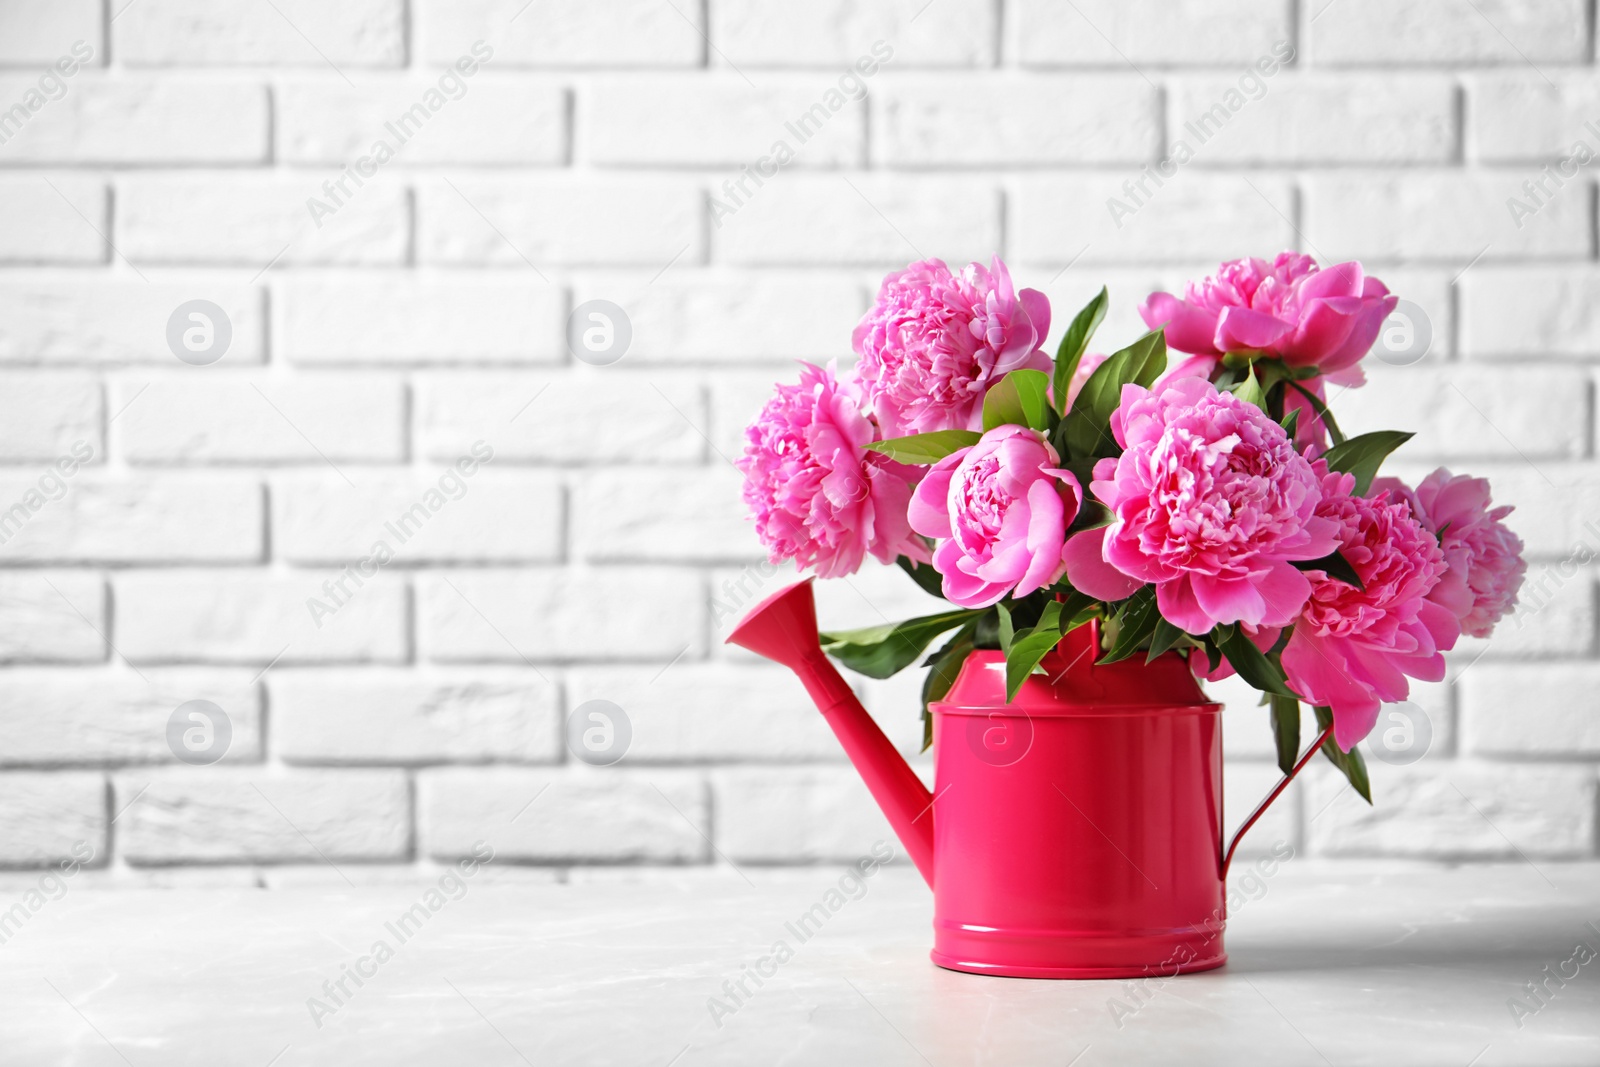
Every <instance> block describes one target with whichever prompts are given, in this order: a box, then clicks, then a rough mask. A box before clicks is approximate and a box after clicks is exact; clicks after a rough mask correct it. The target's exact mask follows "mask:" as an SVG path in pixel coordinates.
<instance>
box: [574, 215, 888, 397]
mask: <svg viewBox="0 0 1600 1067" xmlns="http://www.w3.org/2000/svg"><path fill="white" fill-rule="evenodd" d="M847 191H848V190H847ZM736 225H738V223H737V222H729V223H728V226H730V227H732V226H736ZM752 250H754V246H752ZM914 254H915V253H913V252H911V250H910V249H909V248H908V249H906V255H907V256H911V255H914ZM596 299H603V300H610V301H612V302H613V303H616V304H618V305H620V306H621V307H622V309H623V311H624V312H625V313H626V314H627V316H628V319H629V322H630V323H631V325H632V329H633V342H632V344H631V345H630V346H629V348H628V354H627V357H626V358H627V359H628V361H629V362H630V363H656V364H660V363H673V364H677V363H717V364H728V363H762V364H767V365H771V364H774V363H781V364H782V365H783V367H782V372H783V373H786V374H787V373H788V372H789V371H791V370H792V369H793V361H794V360H795V359H810V360H813V361H817V362H826V361H827V360H828V359H831V358H833V357H834V356H836V355H838V354H839V353H841V352H843V351H846V350H847V348H848V346H849V344H850V332H851V330H853V329H854V328H855V325H856V323H857V322H858V321H859V320H860V318H861V315H862V313H863V312H864V311H866V309H867V301H866V290H865V288H864V287H863V286H862V285H860V284H859V283H858V282H856V281H853V280H851V279H848V278H840V277H834V276H831V275H827V274H823V275H817V274H813V273H807V274H797V273H793V272H786V271H772V272H767V271H762V272H760V274H757V275H752V274H751V273H750V272H748V271H745V272H741V274H740V275H739V276H738V277H731V276H728V275H725V274H723V273H722V272H715V271H713V272H706V273H705V274H704V275H702V274H701V273H700V272H694V273H690V272H684V273H683V274H682V275H679V276H674V274H672V273H668V274H666V275H664V276H662V277H661V278H659V279H658V280H656V281H655V282H654V283H648V284H647V283H646V282H645V281H644V280H643V279H638V280H629V279H625V278H621V277H616V278H602V277H595V278H590V279H585V280H584V281H582V282H581V283H580V284H579V285H578V286H577V288H576V289H575V291H574V293H573V303H574V304H575V305H576V304H581V303H584V302H585V301H588V300H596ZM763 373H764V374H766V375H767V376H768V379H769V381H770V379H771V376H772V374H773V372H772V371H770V370H768V371H764V372H763Z"/></svg>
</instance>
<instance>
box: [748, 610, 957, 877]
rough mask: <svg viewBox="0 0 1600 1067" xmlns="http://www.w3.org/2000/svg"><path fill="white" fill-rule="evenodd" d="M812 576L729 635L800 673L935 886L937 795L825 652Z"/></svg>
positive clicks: (902, 840)
mask: <svg viewBox="0 0 1600 1067" xmlns="http://www.w3.org/2000/svg"><path fill="white" fill-rule="evenodd" d="M811 582H812V579H810V578H807V579H806V580H804V581H802V582H796V583H795V584H793V585H791V586H788V587H787V588H785V589H781V590H779V591H778V592H776V593H774V594H773V595H772V596H770V597H768V598H767V599H765V600H763V601H762V602H761V603H759V604H757V605H756V606H755V607H754V608H752V609H750V613H749V614H748V615H746V616H745V617H744V619H743V620H741V621H740V623H739V625H738V626H736V627H734V629H733V633H731V634H730V635H728V642H727V643H728V644H730V645H738V646H739V647H741V648H747V649H749V650H750V651H751V652H754V653H756V654H757V655H760V656H765V657H766V658H767V659H770V660H774V661H776V662H778V663H781V664H783V665H784V666H785V667H788V668H789V669H790V670H792V671H794V672H795V674H797V675H799V677H800V681H801V682H802V683H803V684H804V685H805V687H806V692H807V693H809V694H811V699H812V700H813V701H814V702H815V703H816V705H817V708H818V710H820V711H821V712H822V715H823V718H825V719H827V720H828V725H829V726H831V727H832V728H833V732H834V734H835V735H836V736H837V737H838V738H839V742H840V744H842V745H844V750H845V753H846V754H847V755H848V756H849V757H850V762H851V763H853V764H855V768H856V771H857V773H859V774H860V775H861V777H862V778H863V779H864V780H865V781H866V783H867V788H868V789H869V790H871V792H872V798H873V799H874V800H876V801H877V802H878V806H879V807H880V808H882V809H883V813H884V815H886V816H888V818H889V824H890V825H891V826H893V827H894V832H895V834H896V835H897V836H898V837H899V838H900V843H901V844H902V845H904V846H905V850H906V852H908V853H909V854H910V855H911V861H912V862H913V863H915V864H916V865H917V870H918V871H920V872H921V873H922V877H923V878H924V879H926V880H927V882H928V884H929V885H930V886H931V885H933V797H932V795H931V794H930V793H929V792H928V788H927V787H926V786H925V785H923V784H922V780H921V779H920V778H918V777H917V775H916V772H915V771H913V770H912V769H911V767H910V765H909V764H907V763H906V761H905V759H904V758H902V757H901V755H900V753H899V752H897V751H895V747H894V745H893V744H891V743H890V742H889V739H888V738H887V737H885V736H884V735H883V731H882V730H880V729H878V724H877V723H875V722H873V721H872V716H870V715H868V714H867V709H866V708H864V707H862V706H861V701H859V700H857V699H856V695H855V693H854V692H853V691H852V690H851V689H850V686H849V684H848V683H847V682H845V680H844V679H843V678H842V677H840V676H839V672H838V670H837V669H836V668H835V667H834V666H833V663H832V662H831V661H830V660H829V659H828V656H827V654H826V653H825V652H823V651H822V646H821V644H820V643H819V642H818V640H817V609H816V603H815V601H814V600H813V598H812V594H811Z"/></svg>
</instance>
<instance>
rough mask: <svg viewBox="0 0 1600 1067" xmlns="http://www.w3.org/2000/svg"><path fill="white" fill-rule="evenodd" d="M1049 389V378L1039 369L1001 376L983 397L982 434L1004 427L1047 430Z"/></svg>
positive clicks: (1048, 422) (1048, 425)
mask: <svg viewBox="0 0 1600 1067" xmlns="http://www.w3.org/2000/svg"><path fill="white" fill-rule="evenodd" d="M1049 388H1050V376H1049V375H1047V374H1046V373H1045V372H1044V371H1042V370H1014V371H1012V372H1011V373H1009V374H1006V375H1004V376H1003V377H1002V378H1001V379H1000V380H999V381H998V382H995V383H994V385H992V386H990V387H989V391H988V392H987V393H985V394H984V396H983V429H984V432H985V433H987V432H988V431H990V430H992V429H994V428H995V427H996V426H1006V425H1013V426H1028V427H1031V428H1033V429H1035V430H1039V431H1041V432H1047V431H1049V430H1050V429H1051V425H1050V400H1049V398H1048V396H1047V395H1046V393H1047V392H1048V390H1049Z"/></svg>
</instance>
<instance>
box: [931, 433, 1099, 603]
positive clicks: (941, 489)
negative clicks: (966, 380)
mask: <svg viewBox="0 0 1600 1067" xmlns="http://www.w3.org/2000/svg"><path fill="white" fill-rule="evenodd" d="M1060 462H1061V458H1060V457H1059V456H1058V455H1057V454H1056V450H1055V449H1053V448H1051V447H1050V444H1049V442H1047V441H1045V440H1044V438H1043V436H1042V435H1041V434H1039V432H1038V431H1036V430H1030V429H1028V428H1027V427H1025V426H996V427H995V428H994V429H992V430H990V431H989V432H988V433H986V434H984V435H983V439H982V440H981V441H979V442H978V443H977V444H975V445H973V446H971V447H970V448H963V449H961V450H960V451H959V452H953V453H951V454H950V455H948V456H946V457H945V458H944V459H941V460H940V461H939V462H938V463H936V464H934V466H933V467H932V469H930V470H929V471H928V474H927V477H925V478H923V479H922V482H921V484H919V485H918V486H917V491H916V493H915V495H914V496H913V497H912V500H911V511H910V515H909V517H910V520H911V528H912V529H913V530H915V531H916V532H917V533H920V534H923V535H924V536H927V537H937V538H941V539H942V540H941V541H940V542H939V544H938V545H937V547H936V548H935V549H934V553H933V566H934V568H935V569H936V570H938V572H939V573H940V574H942V575H944V583H943V584H944V595H945V596H946V597H947V598H948V599H949V600H950V601H951V602H952V603H955V604H960V605H961V606H962V607H964V608H983V607H988V606H989V605H990V604H993V603H995V602H996V601H998V600H1000V599H1001V598H1002V597H1004V596H1005V595H1006V594H1007V593H1010V592H1015V593H1016V595H1017V596H1026V595H1027V594H1029V593H1031V592H1033V591H1034V590H1036V589H1043V588H1045V587H1046V586H1049V585H1053V584H1054V583H1055V581H1056V579H1057V578H1060V577H1061V572H1062V570H1064V569H1065V564H1063V563H1062V560H1061V544H1062V541H1063V540H1064V539H1065V537H1066V530H1067V526H1068V525H1069V524H1071V522H1072V520H1073V518H1074V517H1076V516H1077V514H1078V507H1079V505H1080V504H1082V503H1083V490H1082V489H1081V488H1080V487H1079V485H1078V480H1077V479H1076V478H1074V477H1073V476H1072V474H1071V473H1070V472H1069V471H1064V470H1057V469H1056V467H1057V465H1058V464H1059V463H1060Z"/></svg>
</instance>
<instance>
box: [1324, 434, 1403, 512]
mask: <svg viewBox="0 0 1600 1067" xmlns="http://www.w3.org/2000/svg"><path fill="white" fill-rule="evenodd" d="M1414 436H1416V435H1415V434H1409V433H1405V432H1404V431H1401V430H1377V431H1374V432H1373V433H1364V434H1362V435H1361V436H1360V437H1352V438H1350V439H1349V440H1348V441H1344V442H1341V443H1340V444H1337V445H1334V446H1333V447H1332V448H1330V449H1328V451H1326V452H1324V453H1323V455H1322V458H1323V459H1325V460H1327V461H1328V469H1329V470H1335V471H1343V472H1344V473H1346V474H1353V475H1355V476H1356V495H1357V496H1366V495H1367V490H1368V489H1370V488H1372V479H1373V478H1376V477H1377V476H1378V468H1379V467H1380V466H1382V465H1383V461H1384V460H1385V459H1387V458H1388V456H1389V453H1391V452H1393V451H1394V450H1395V449H1397V448H1399V447H1400V446H1401V445H1403V444H1405V443H1406V442H1407V441H1409V440H1411V438H1413V437H1414Z"/></svg>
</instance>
